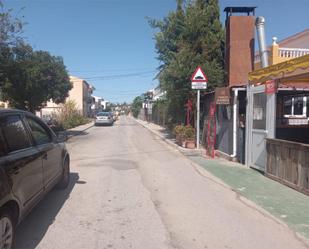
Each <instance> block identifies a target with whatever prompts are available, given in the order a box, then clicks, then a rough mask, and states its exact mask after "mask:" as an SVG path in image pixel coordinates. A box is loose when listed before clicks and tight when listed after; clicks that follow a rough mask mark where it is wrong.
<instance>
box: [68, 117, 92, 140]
mask: <svg viewBox="0 0 309 249" xmlns="http://www.w3.org/2000/svg"><path fill="white" fill-rule="evenodd" d="M93 126H94V125H93V122H92V121H91V122H89V123H88V124H84V125H80V126H77V127H74V128H72V129H69V130H65V131H63V133H64V134H65V135H66V141H69V140H70V139H71V138H73V137H75V136H78V135H80V134H82V133H83V132H85V131H86V130H88V129H90V128H92V127H93ZM70 132H75V134H69V133H70Z"/></svg>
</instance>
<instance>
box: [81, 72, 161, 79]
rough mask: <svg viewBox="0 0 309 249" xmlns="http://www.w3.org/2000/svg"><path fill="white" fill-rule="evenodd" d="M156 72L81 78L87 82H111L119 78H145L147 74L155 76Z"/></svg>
mask: <svg viewBox="0 0 309 249" xmlns="http://www.w3.org/2000/svg"><path fill="white" fill-rule="evenodd" d="M155 72H156V71H155V70H152V71H145V72H137V73H128V74H114V75H102V76H93V77H81V78H83V79H85V80H111V79H119V78H127V77H138V76H145V75H147V74H153V73H155Z"/></svg>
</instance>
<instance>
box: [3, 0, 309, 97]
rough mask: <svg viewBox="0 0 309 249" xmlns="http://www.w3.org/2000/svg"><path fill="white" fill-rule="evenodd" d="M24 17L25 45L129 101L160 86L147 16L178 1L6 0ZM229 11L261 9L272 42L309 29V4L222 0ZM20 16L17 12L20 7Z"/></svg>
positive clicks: (102, 92) (104, 93)
mask: <svg viewBox="0 0 309 249" xmlns="http://www.w3.org/2000/svg"><path fill="white" fill-rule="evenodd" d="M3 2H4V4H5V7H6V8H13V9H14V11H15V13H16V14H17V12H19V14H17V15H18V16H21V15H23V16H24V21H25V22H27V25H26V26H25V28H24V36H25V38H26V40H27V41H28V42H29V43H30V44H31V45H32V46H33V47H34V49H36V50H47V51H49V52H50V53H51V54H53V55H58V56H62V57H63V59H64V63H65V65H66V66H67V69H68V71H69V73H70V74H71V75H74V76H78V77H81V78H84V79H86V80H87V81H88V82H89V83H90V84H92V85H94V86H95V88H96V91H95V92H94V95H96V96H101V97H103V98H104V99H106V100H109V101H111V102H124V101H126V102H130V101H132V100H133V98H134V97H135V96H138V95H139V94H141V93H143V92H145V91H147V90H149V89H151V88H154V87H155V86H156V85H158V82H157V80H154V77H155V75H156V68H157V67H158V65H159V62H158V61H157V60H156V53H155V44H154V40H153V35H154V30H152V28H150V27H149V25H148V23H147V20H146V17H151V18H156V19H157V18H162V17H164V16H166V15H167V14H168V12H169V11H171V10H174V9H175V6H176V3H175V2H176V1H175V0H4V1H3ZM219 3H220V7H221V15H222V16H221V20H222V22H224V19H225V13H223V9H224V7H226V6H257V9H256V15H262V16H264V17H265V19H266V36H267V40H268V43H271V38H272V37H273V36H277V37H278V39H279V40H281V39H284V38H285V37H287V36H289V35H293V34H295V33H297V32H300V31H303V30H304V29H306V28H309V15H308V9H309V0H294V1H290V0H256V1H253V0H219ZM23 7H24V9H23V10H22V11H18V10H20V9H21V8H23Z"/></svg>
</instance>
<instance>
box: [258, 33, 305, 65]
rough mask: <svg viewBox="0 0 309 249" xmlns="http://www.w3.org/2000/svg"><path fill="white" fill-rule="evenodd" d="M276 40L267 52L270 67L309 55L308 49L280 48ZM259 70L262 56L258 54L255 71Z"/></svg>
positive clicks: (274, 39)
mask: <svg viewBox="0 0 309 249" xmlns="http://www.w3.org/2000/svg"><path fill="white" fill-rule="evenodd" d="M276 40H277V39H276V38H275V37H274V38H273V44H272V46H271V47H270V48H269V50H268V51H267V53H268V64H269V65H270V66H271V65H275V64H278V63H281V62H284V61H288V60H291V59H295V58H298V57H301V56H304V55H307V54H309V49H307V48H285V47H279V45H278V44H277V43H276ZM259 68H261V58H260V55H259V54H258V53H256V54H255V56H254V69H255V70H256V69H259Z"/></svg>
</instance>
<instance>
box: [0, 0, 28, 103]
mask: <svg viewBox="0 0 309 249" xmlns="http://www.w3.org/2000/svg"><path fill="white" fill-rule="evenodd" d="M22 27H23V22H22V21H21V20H20V19H18V18H16V17H13V14H12V10H6V9H5V8H4V5H3V3H2V1H1V0H0V93H1V85H2V84H3V82H4V81H5V80H6V77H5V76H6V74H5V72H6V70H7V65H8V64H9V63H10V61H11V60H12V57H13V53H12V50H11V48H12V47H14V46H16V45H17V44H19V43H20V42H22V37H21V33H22ZM0 98H1V96H0Z"/></svg>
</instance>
